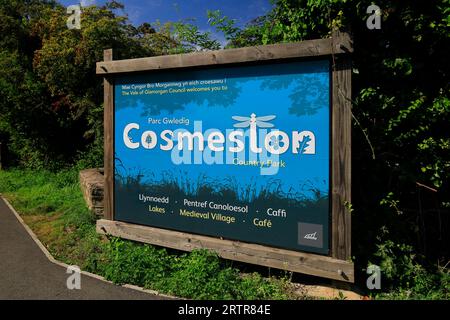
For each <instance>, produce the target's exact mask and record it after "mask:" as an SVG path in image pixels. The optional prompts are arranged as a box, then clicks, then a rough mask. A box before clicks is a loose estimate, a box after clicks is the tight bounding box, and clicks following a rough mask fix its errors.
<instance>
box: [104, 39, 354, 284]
mask: <svg viewBox="0 0 450 320" xmlns="http://www.w3.org/2000/svg"><path fill="white" fill-rule="evenodd" d="M351 52H353V46H352V41H351V38H350V37H349V35H348V34H345V33H339V32H335V33H333V36H332V37H330V38H327V39H318V40H309V41H303V42H298V43H290V44H276V45H268V46H256V47H248V48H241V49H229V50H219V51H208V52H199V53H190V54H181V55H169V56H158V57H150V58H140V59H129V60H117V61H114V60H113V52H112V49H109V50H105V51H104V61H102V62H98V63H97V75H100V76H103V77H104V148H105V154H104V167H105V168H104V169H105V170H104V172H105V191H104V219H101V220H98V221H97V232H99V233H102V234H110V235H113V236H117V237H121V238H125V239H129V240H134V241H139V242H144V243H149V244H154V245H159V246H163V247H169V248H173V249H178V250H184V251H192V250H194V249H199V248H206V249H211V250H214V251H215V252H217V253H218V255H219V256H221V257H222V258H225V259H231V260H237V261H241V262H246V263H252V264H257V265H262V266H267V267H273V268H279V269H284V270H288V271H293V272H299V273H305V274H309V275H314V276H320V277H325V278H330V279H334V280H340V281H345V282H354V265H353V262H352V261H351V217H350V212H349V208H348V205H349V204H350V203H351V119H352V116H351V60H350V58H349V57H348V53H351ZM311 57H324V58H327V57H328V58H329V59H330V60H331V61H332V71H331V72H332V75H331V90H332V93H331V99H332V103H331V110H330V116H331V150H330V156H331V173H330V179H331V185H330V189H331V190H330V191H331V247H330V255H329V256H323V255H319V254H312V253H305V252H298V251H291V250H285V249H279V248H273V247H269V246H266V245H259V244H252V243H245V242H240V241H232V240H222V239H219V238H215V237H210V236H203V235H195V234H190V233H185V232H178V231H172V230H166V229H160V228H154V227H148V226H141V225H136V224H130V223H125V222H120V221H115V220H114V190H113V186H114V185H113V180H114V171H113V168H114V153H113V152H114V150H113V146H114V141H113V137H114V132H113V126H114V76H115V75H118V74H120V75H123V74H129V73H135V72H155V71H160V70H169V69H172V70H173V69H193V68H198V67H207V66H230V65H240V64H249V63H262V62H271V61H290V60H301V59H304V58H311Z"/></svg>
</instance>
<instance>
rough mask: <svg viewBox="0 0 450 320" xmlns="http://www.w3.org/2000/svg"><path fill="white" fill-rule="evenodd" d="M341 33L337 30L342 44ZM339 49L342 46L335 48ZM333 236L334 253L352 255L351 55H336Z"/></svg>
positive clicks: (340, 256) (336, 38) (345, 257)
mask: <svg viewBox="0 0 450 320" xmlns="http://www.w3.org/2000/svg"><path fill="white" fill-rule="evenodd" d="M340 37H341V35H340V34H339V33H338V32H337V33H334V34H333V40H334V42H335V43H337V44H339V43H341V41H339V38H340ZM334 49H336V50H337V49H338V48H334ZM332 64H333V65H332V68H333V70H332V86H333V89H332V101H333V104H332V112H331V119H332V120H331V130H332V137H333V140H332V146H331V148H332V152H331V155H332V160H331V161H332V164H331V167H332V170H331V172H332V176H331V186H332V203H331V207H332V209H331V210H332V218H331V219H332V222H331V225H332V231H331V234H332V239H331V242H332V243H331V256H332V257H333V258H335V259H340V260H349V259H350V258H351V216H350V212H349V209H348V205H349V204H350V203H351V121H352V113H351V112H352V111H351V76H352V71H351V70H352V69H351V61H350V59H349V58H348V57H347V56H345V55H344V56H342V55H337V56H334V55H333V56H332Z"/></svg>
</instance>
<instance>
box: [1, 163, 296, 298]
mask: <svg viewBox="0 0 450 320" xmlns="http://www.w3.org/2000/svg"><path fill="white" fill-rule="evenodd" d="M0 193H2V194H3V196H5V197H6V198H7V199H8V200H9V201H10V202H11V203H12V205H13V206H14V207H15V208H16V209H17V210H18V212H19V213H20V214H21V216H22V217H23V219H24V221H25V222H26V223H27V224H28V225H29V226H30V228H31V229H32V230H33V231H34V232H35V233H36V235H37V236H38V237H39V239H40V240H41V241H42V242H43V243H44V245H45V246H46V247H47V248H48V250H49V251H50V252H51V254H52V255H53V256H54V257H55V258H56V259H58V260H60V261H63V262H65V263H67V264H70V265H78V266H79V267H80V268H81V269H82V270H85V271H89V272H92V273H96V274H99V275H102V276H104V277H105V278H106V279H108V280H111V281H113V282H114V283H117V284H124V283H129V284H134V285H138V286H142V287H145V288H148V289H153V290H157V291H159V292H161V293H165V294H172V295H176V296H180V297H185V298H192V299H243V300H245V299H294V298H295V299H298V298H305V297H301V296H298V295H295V294H294V291H293V290H292V286H291V284H290V281H289V274H285V275H282V276H278V277H274V276H272V277H270V278H264V277H262V276H261V275H260V274H259V273H251V274H246V275H242V274H241V273H240V272H239V270H238V268H236V267H233V265H232V262H230V261H225V260H222V259H220V258H219V257H218V256H217V255H216V254H214V253H212V252H209V251H206V250H197V251H193V252H191V253H180V252H175V251H170V250H166V249H163V248H159V247H155V246H151V245H144V244H139V243H135V242H131V241H126V240H122V239H118V238H112V237H111V238H107V237H104V236H100V235H98V234H97V233H96V231H95V219H94V218H93V216H92V214H91V213H90V212H89V210H88V209H87V208H86V205H85V202H84V200H83V196H82V194H81V191H80V187H79V184H78V172H77V171H76V170H66V171H61V172H58V173H52V172H48V171H45V170H40V171H23V170H10V171H0Z"/></svg>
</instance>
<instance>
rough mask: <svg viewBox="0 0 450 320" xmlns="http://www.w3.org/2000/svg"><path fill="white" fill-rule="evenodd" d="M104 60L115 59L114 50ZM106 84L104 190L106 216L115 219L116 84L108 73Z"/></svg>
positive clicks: (106, 53)
mask: <svg viewBox="0 0 450 320" xmlns="http://www.w3.org/2000/svg"><path fill="white" fill-rule="evenodd" d="M103 60H104V61H112V60H113V50H112V49H108V50H105V51H104V52H103ZM103 86H104V95H105V98H104V99H105V101H104V106H103V108H104V110H103V117H104V119H103V128H104V167H105V173H104V175H105V191H104V200H103V201H104V218H105V219H106V220H113V219H114V149H113V144H114V141H113V138H114V132H113V130H114V84H113V80H112V78H111V77H108V76H107V75H106V76H105V77H104V80H103Z"/></svg>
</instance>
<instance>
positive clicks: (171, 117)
mask: <svg viewBox="0 0 450 320" xmlns="http://www.w3.org/2000/svg"><path fill="white" fill-rule="evenodd" d="M114 91H115V92H114V152H115V161H114V175H115V179H114V211H115V219H116V220H118V221H124V222H130V223H135V224H141V225H147V226H152V227H158V228H164V229H170V230H177V231H183V232H188V233H194V234H202V235H208V236H214V237H220V238H224V239H231V240H237V241H242V242H248V243H256V244H263V245H267V246H271V247H278V248H284V249H290V250H296V251H307V252H315V253H320V254H328V253H329V224H330V221H329V216H330V201H329V193H330V192H329V185H330V178H329V177H330V63H329V60H314V61H301V62H283V63H271V64H264V65H246V66H232V67H220V68H209V69H184V70H183V69H182V70H177V71H170V70H166V71H160V72H152V73H145V74H133V75H129V76H121V77H118V78H116V80H115V90H114Z"/></svg>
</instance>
